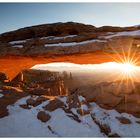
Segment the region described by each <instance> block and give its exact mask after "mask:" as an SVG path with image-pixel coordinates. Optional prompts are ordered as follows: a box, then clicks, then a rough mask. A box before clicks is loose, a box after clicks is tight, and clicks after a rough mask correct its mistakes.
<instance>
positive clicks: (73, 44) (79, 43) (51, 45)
mask: <svg viewBox="0 0 140 140" xmlns="http://www.w3.org/2000/svg"><path fill="white" fill-rule="evenodd" d="M94 42H107V41H106V40H98V39H92V40H86V41H82V42H68V43H55V44H45V47H54V46H55V47H57V46H64V47H67V46H77V45H84V44H90V43H94Z"/></svg>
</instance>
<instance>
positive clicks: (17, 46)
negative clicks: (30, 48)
mask: <svg viewBox="0 0 140 140" xmlns="http://www.w3.org/2000/svg"><path fill="white" fill-rule="evenodd" d="M12 47H14V48H23V45H14V46H12Z"/></svg>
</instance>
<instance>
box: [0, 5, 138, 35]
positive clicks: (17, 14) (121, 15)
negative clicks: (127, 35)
mask: <svg viewBox="0 0 140 140" xmlns="http://www.w3.org/2000/svg"><path fill="white" fill-rule="evenodd" d="M139 14H140V3H0V33H3V32H7V31H11V30H15V29H18V28H21V27H26V26H31V25H38V24H45V23H53V22H67V21H74V22H81V23H85V24H92V25H94V26H104V25H113V26H131V25H137V24H140V15H139Z"/></svg>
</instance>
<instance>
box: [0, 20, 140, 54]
mask: <svg viewBox="0 0 140 140" xmlns="http://www.w3.org/2000/svg"><path fill="white" fill-rule="evenodd" d="M139 30H140V26H137V27H135V26H133V27H111V26H103V27H100V28H96V27H94V26H92V25H84V24H81V23H74V22H67V23H54V24H44V25H38V26H32V27H26V28H22V29H19V30H16V31H12V32H7V33H3V34H1V35H0V48H1V52H0V56H2V55H22V56H37V55H52V54H53V55H64V54H76V53H88V52H95V51H98V50H100V51H105V52H114V49H115V50H116V51H118V52H122V49H123V50H124V51H126V52H127V51H128V49H129V48H130V46H131V48H132V51H133V50H134V51H139V49H138V48H139V47H138V46H139V44H140V37H139V36H140V34H139V33H137V32H138V31H139ZM135 31H136V33H134V32H135ZM68 46H70V47H68ZM137 49H138V50H137Z"/></svg>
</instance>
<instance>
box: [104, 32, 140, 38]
mask: <svg viewBox="0 0 140 140" xmlns="http://www.w3.org/2000/svg"><path fill="white" fill-rule="evenodd" d="M138 35H140V30H136V31H124V32H118V33H115V34H113V35H109V36H105V37H104V38H105V39H109V38H112V37H116V36H138Z"/></svg>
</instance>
